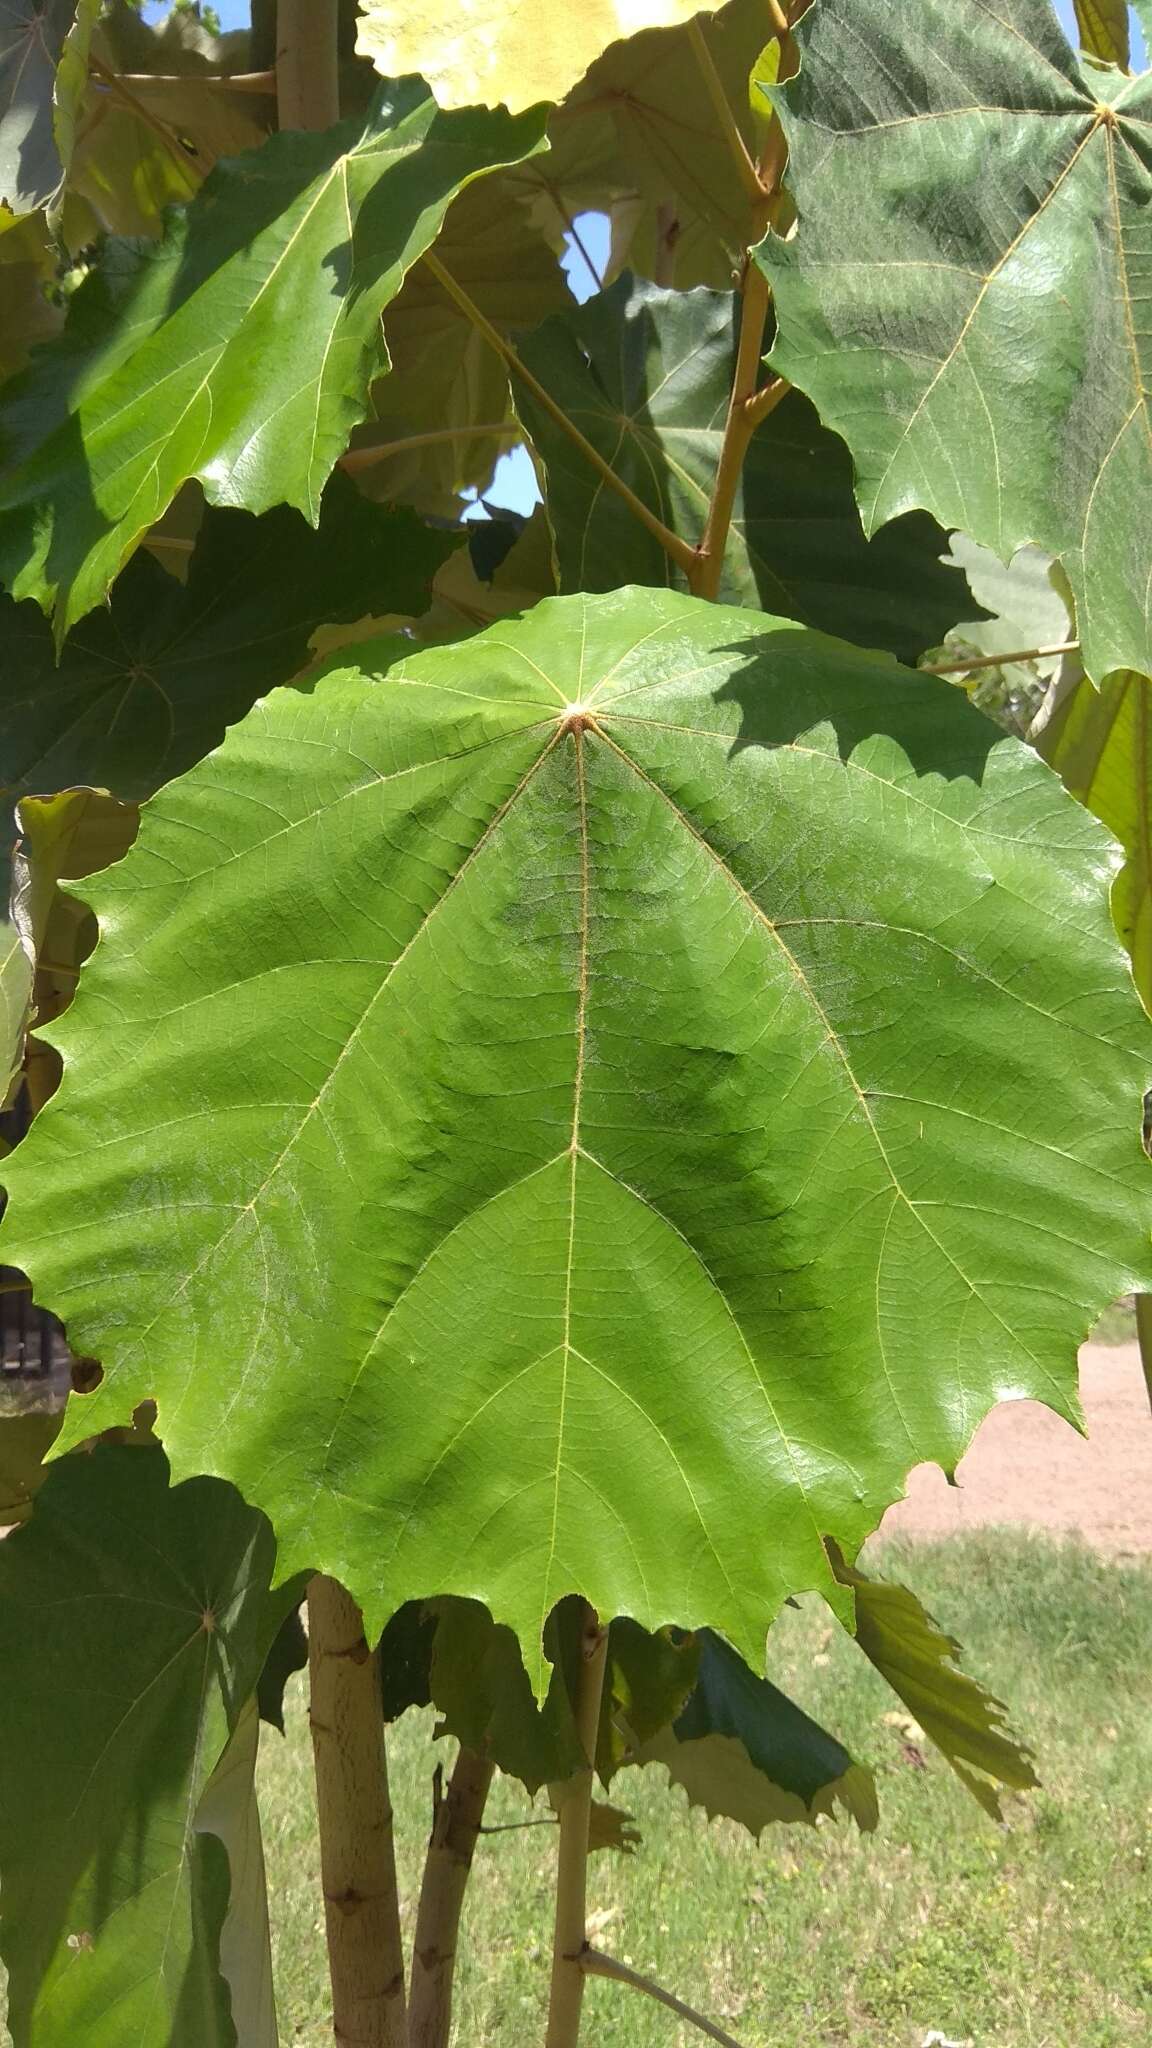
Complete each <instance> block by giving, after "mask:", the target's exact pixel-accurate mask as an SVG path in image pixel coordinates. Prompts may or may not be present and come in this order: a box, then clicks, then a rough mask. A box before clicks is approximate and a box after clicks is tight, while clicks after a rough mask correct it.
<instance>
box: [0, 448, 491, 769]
mask: <svg viewBox="0 0 1152 2048" xmlns="http://www.w3.org/2000/svg"><path fill="white" fill-rule="evenodd" d="M453 545H454V543H453V539H452V536H450V535H449V534H446V533H433V532H431V531H429V529H428V528H426V527H424V526H422V525H421V524H420V522H419V521H418V520H417V519H415V518H414V517H413V516H412V515H411V514H410V513H406V512H401V511H386V510H383V509H381V508H379V507H377V506H374V505H370V504H368V503H367V501H366V500H365V499H363V498H362V497H361V496H360V495H359V493H358V492H357V491H356V490H355V488H354V487H353V485H351V484H350V483H348V481H347V480H346V479H345V478H343V477H334V478H333V479H332V482H331V484H330V485H329V487H328V489H327V490H326V491H325V493H324V500H323V506H322V509H321V516H320V525H319V530H318V531H313V529H312V528H311V527H310V526H309V525H308V524H307V522H306V521H305V520H303V519H302V518H301V517H300V515H299V513H297V512H294V511H292V510H291V509H289V508H288V507H280V508H278V509H277V510H276V511H274V512H268V513H266V514H265V516H264V517H263V518H262V519H253V518H252V517H251V516H250V515H249V514H248V513H244V512H234V511H228V510H215V509H210V510H209V511H208V512H207V513H206V515H205V518H204V521H203V524H202V526H201V528H200V534H199V538H198V540H197V544H196V549H195V553H194V554H193V556H192V564H191V570H190V573H189V576H188V581H187V583H179V582H177V580H176V578H175V577H174V576H170V575H168V574H167V573H166V571H165V570H164V569H162V568H161V567H160V566H159V563H158V562H157V561H156V560H155V559H154V558H153V556H152V555H151V554H150V553H148V552H146V551H144V550H142V551H141V552H140V553H138V554H137V555H136V556H134V558H133V560H132V561H131V562H130V563H129V564H128V567H127V568H126V569H125V571H124V573H123V575H122V576H121V577H120V578H119V579H118V581H117V584H116V587H115V589H114V591H113V593H112V597H111V600H110V603H109V604H108V605H107V606H106V607H102V608H101V609H100V610H99V611H95V612H93V613H92V616H91V617H90V618H87V619H85V620H84V621H83V623H82V624H81V625H79V626H77V627H75V628H74V629H73V631H72V632H71V633H70V634H69V636H68V638H67V640H66V641H65V643H64V647H63V651H62V653H61V655H60V657H59V660H57V656H56V652H55V649H54V647H53V644H52V633H51V629H50V628H49V626H48V625H47V623H46V622H45V619H44V617H43V614H42V613H41V611H40V609H39V607H38V606H37V605H34V604H29V603H25V604H17V603H16V602H15V601H14V600H13V599H12V598H6V597H3V596H0V760H2V761H3V772H4V780H5V783H6V784H7V786H8V789H9V790H10V791H11V792H12V793H13V794H15V795H20V794H22V793H23V792H24V791H26V790H35V791H45V790H57V789H67V788H68V787H69V786H70V785H71V784H73V783H93V784H96V785H97V786H99V787H101V788H105V789H111V790H114V791H115V793H116V794H117V795H118V796H121V797H128V798H134V799H140V798H144V797H148V796H151V795H152V793H153V791H154V790H156V789H158V788H159V786H160V784H161V783H162V782H167V781H168V780H169V779H170V778H171V777H172V776H173V775H179V774H181V773H182V772H183V771H184V769H186V768H190V767H191V766H192V763H193V762H194V761H198V760H199V759H200V758H201V756H202V755H204V754H206V753H207V752H208V750H209V748H210V747H212V746H214V745H215V744H216V742H217V741H218V740H219V739H220V738H221V736H222V735H223V732H224V728H225V726H226V725H228V724H229V723H231V721H232V720H234V719H236V718H239V717H241V716H242V715H243V713H244V712H245V711H247V710H248V707H249V705H250V704H252V703H253V702H254V700H255V699H256V698H257V697H258V696H261V695H262V694H263V693H264V692H265V691H267V690H268V689H269V688H270V687H271V686H272V685H274V684H276V683H283V682H287V681H288V680H289V679H290V678H291V677H292V676H294V675H296V674H298V673H299V671H300V670H301V669H303V668H306V667H307V665H308V660H309V652H308V643H309V638H310V636H311V634H312V633H313V632H315V630H316V628H317V626H318V625H319V624H320V623H321V621H329V620H344V619H354V618H356V617H357V616H358V615H359V614H360V613H363V612H366V611H381V612H383V611H399V612H412V611H421V610H422V609H423V607H424V604H425V602H426V601H427V594H428V590H429V588H430V585H431V582H432V578H433V576H434V574H435V572H436V569H437V568H438V566H439V565H440V563H442V562H443V561H445V560H446V559H447V557H448V556H449V554H450V553H451V550H452V547H453Z"/></svg>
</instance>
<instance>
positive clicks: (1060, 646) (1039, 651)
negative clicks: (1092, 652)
mask: <svg viewBox="0 0 1152 2048" xmlns="http://www.w3.org/2000/svg"><path fill="white" fill-rule="evenodd" d="M1079 651H1080V642H1079V641H1078V640H1058V641H1057V642H1056V643H1055V644H1054V645H1053V646H1051V647H1014V648H1013V649H1012V651H1011V653H1010V654H970V655H965V657H964V659H963V660H962V661H935V662H931V663H926V664H925V666H924V668H923V669H922V670H921V674H922V675H926V676H961V675H964V674H965V673H966V672H967V671H968V670H969V669H977V668H1003V667H1005V666H1006V664H1007V663H1008V662H1010V661H1047V660H1048V659H1049V658H1050V656H1052V655H1054V654H1078V653H1079Z"/></svg>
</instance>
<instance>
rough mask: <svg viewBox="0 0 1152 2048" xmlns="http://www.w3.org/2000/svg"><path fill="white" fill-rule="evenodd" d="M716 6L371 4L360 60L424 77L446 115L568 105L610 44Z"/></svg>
mask: <svg viewBox="0 0 1152 2048" xmlns="http://www.w3.org/2000/svg"><path fill="white" fill-rule="evenodd" d="M714 4H715V0H713V4H712V6H710V5H708V4H707V0H705V5H704V6H703V7H700V6H697V5H694V4H693V0H561V4H560V6H557V5H556V0H520V4H519V5H517V6H511V7H510V6H509V5H508V0H463V4H462V5H461V6H457V7H452V8H449V7H447V6H445V5H444V4H443V0H423V4H422V5H421V4H419V0H414V4H412V5H410V6H408V7H406V8H405V9H404V10H403V13H402V17H401V19H399V20H398V19H397V10H396V8H395V6H394V5H393V4H392V0H366V5H365V6H364V7H363V8H362V9H361V15H360V34H359V37H358V39H357V43H356V49H357V53H358V55H360V56H362V57H370V58H371V59H372V62H373V64H374V65H375V66H376V69H377V71H380V72H382V73H383V75H384V77H385V78H402V77H403V76H404V75H405V73H406V72H409V71H419V72H420V73H421V74H422V75H423V76H424V77H425V78H426V79H427V80H428V83H429V85H430V86H431V87H432V90H433V92H434V93H435V95H436V98H437V100H438V101H439V104H440V105H441V106H442V107H474V106H484V107H497V106H506V107H508V108H509V110H510V111H511V112H512V113H519V112H522V111H523V109H524V108H525V107H534V106H536V105H537V104H538V102H539V101H540V100H562V99H563V98H564V97H565V95H566V94H567V93H568V92H569V91H570V90H571V88H572V87H573V86H574V85H575V83H576V81H577V79H578V78H582V77H583V75H584V73H585V72H586V71H587V69H588V66H589V65H590V64H591V63H592V62H593V60H594V59H595V58H596V57H598V56H599V55H600V52H601V50H606V49H607V47H608V45H609V43H616V42H619V41H620V40H621V39H622V38H623V37H624V36H634V35H638V34H639V33H640V31H641V29H646V28H672V27H674V26H676V25H677V24H678V23H680V22H685V21H688V20H690V19H691V17H692V16H693V15H694V14H702V13H711V12H712V11H713V7H714Z"/></svg>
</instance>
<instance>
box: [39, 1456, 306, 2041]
mask: <svg viewBox="0 0 1152 2048" xmlns="http://www.w3.org/2000/svg"><path fill="white" fill-rule="evenodd" d="M274 1562H275V1546H274V1544H273V1541H272V1536H271V1531H270V1530H269V1528H268V1525H267V1523H266V1522H265V1521H264V1518H263V1516H262V1515H259V1514H256V1513H254V1512H253V1510H252V1509H250V1508H248V1507H246V1506H245V1504H244V1502H243V1501H242V1500H241V1499H240V1497H239V1495H238V1494H236V1493H235V1492H234V1491H233V1489H232V1488H231V1487H227V1486H222V1485H221V1484H220V1483H219V1482H218V1481H216V1480H210V1479H197V1480H192V1481H190V1482H189V1483H188V1484H187V1485H184V1486H178V1487H174V1488H172V1489H171V1490H170V1489H169V1486H168V1482H167V1466H166V1463H165V1460H164V1456H163V1453H162V1452H161V1451H160V1450H159V1449H158V1448H156V1449H143V1450H142V1449H131V1450H130V1449H127V1448H120V1447H114V1446H109V1445H104V1446H102V1447H100V1448H99V1449H97V1450H95V1451H94V1452H93V1453H92V1454H91V1456H89V1457H83V1458H65V1459H63V1460H62V1461H61V1462H60V1463H59V1464H58V1465H55V1466H54V1467H53V1468H52V1470H51V1471H50V1472H49V1474H48V1476H47V1478H46V1479H45V1481H44V1484H43V1486H42V1487H41V1489H40V1492H39V1495H38V1497H37V1501H36V1512H35V1514H34V1516H33V1517H32V1519H31V1520H30V1521H29V1522H28V1523H27V1525H26V1526H25V1527H24V1528H22V1529H20V1530H18V1531H17V1532H16V1533H15V1534H14V1535H12V1536H9V1537H8V1539H7V1541H6V1542H4V1543H2V1544H0V1660H2V1663H3V1669H4V1685H3V1687H2V1688H0V1877H2V1879H3V1919H2V1921H0V1953H2V1954H3V1959H4V1963H5V1965H6V1967H7V1970H8V2024H9V2027H10V2029H11V2032H12V2038H13V2043H14V2048H32V2044H33V2043H34V2044H35V2048H75V2044H76V2043H78V2042H83V2043H84V2048H123V2044H124V2043H125V2042H126V2041H129V2040H130V2041H131V2042H132V2043H133V2048H172V2044H173V2043H176V2042H179V2043H185V2042H186V2043H188V2044H189V2048H191V2044H193V2043H195V2048H212V2044H215V2043H220V2044H222V2048H223V2044H227V2043H231V2042H232V2041H233V2040H234V2039H235V2035H234V2033H233V2028H232V2021H231V2017H230V1995H229V1990H228V1986H227V1983H226V1981H225V1978H224V1976H222V1974H221V1957H220V1943H221V1933H222V1929H223V1926H224V1922H225V1917H226V1911H227V1907H228V1902H229V1890H230V1885H229V1857H228V1852H227V1851H226V1849H225V1847H224V1845H223V1843H222V1842H221V1840H220V1839H219V1838H218V1837H217V1835H216V1834H215V1833H202V1832H201V1831H200V1830H201V1827H202V1826H207V1825H210V1824H212V1816H211V1814H210V1813H206V1814H204V1815H201V1814H198V1811H197V1809H198V1806H199V1802H200V1800H201V1798H202V1797H203V1795H204V1793H205V1792H206V1790H209V1789H210V1786H211V1781H212V1778H213V1773H214V1772H215V1771H216V1769H217V1766H218V1765H219V1764H220V1762H221V1759H222V1758H223V1757H224V1756H225V1753H226V1751H227V1749H228V1745H229V1742H230V1740H231V1738H232V1736H233V1734H234V1733H235V1731H236V1730H237V1728H238V1726H239V1724H240V1720H241V1716H242V1712H243V1709H244V1707H245V1703H246V1702H247V1701H248V1699H249V1697H250V1695H251V1693H252V1691H253V1689H254V1687H255V1685H256V1680H257V1678H258V1676H259V1672H260V1668H261V1665H262V1663H263V1660H264V1657H265V1655H266V1653H267V1649H268V1646H269V1643H270V1642H271V1640H272V1638H273V1637H274V1635H275V1633H276V1630H277V1628H278V1626H279V1623H280V1620H281V1618H282V1616H283V1614H284V1611H285V1608H286V1606H290V1605H291V1604H292V1603H293V1602H294V1601H295V1600H297V1599H298V1598H299V1587H298V1586H295V1587H291V1586H290V1587H282V1588H281V1589H280V1591H279V1592H277V1593H275V1594H272V1593H270V1592H269V1581H270V1577H271V1573H272V1569H273V1565H274ZM234 1760H235V1759H234ZM249 1781H250V1769H249ZM217 1793H218V1795H219V1786H218V1785H217ZM225 1804H226V1806H227V1808H228V1810H229V1812H230V1813H231V1814H232V1815H233V1816H235V1815H236V1812H237V1806H238V1802H237V1798H236V1786H235V1784H233V1786H232V1788H231V1792H230V1795H229V1797H228V1798H227V1800H226V1802H225ZM239 1804H241V1805H242V1804H243V1802H242V1801H241V1802H239ZM249 1827H250V1822H249ZM251 1989H252V1987H251V1986H249V1991H251Z"/></svg>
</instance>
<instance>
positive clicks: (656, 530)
mask: <svg viewBox="0 0 1152 2048" xmlns="http://www.w3.org/2000/svg"><path fill="white" fill-rule="evenodd" d="M423 260H424V262H425V263H426V264H427V266H428V268H429V270H430V271H431V272H432V275H433V277H435V278H436V279H437V280H438V281H439V283H440V284H441V285H442V286H443V288H444V290H445V291H446V292H447V294H448V296H449V298H450V299H451V300H452V301H453V303H454V304H455V305H457V306H459V308H460V311H461V312H462V313H463V314H464V316H465V318H466V319H467V320H470V321H471V323H472V325H473V327H475V329H476V332H477V333H478V334H482V335H483V337H484V339H485V341H486V342H487V343H488V345H489V347H490V348H493V349H495V351H496V353H497V355H498V356H500V358H501V359H502V361H504V362H505V363H507V365H508V368H509V369H510V370H511V371H512V372H513V375H514V376H516V377H518V378H519V379H520V381H521V383H523V384H525V385H526V386H527V388H528V390H529V391H530V392H531V393H532V395H533V397H534V398H535V399H536V401H537V404H539V405H542V406H543V408H544V410H545V412H546V413H547V414H548V416H549V418H550V419H553V420H555V422H556V425H557V426H558V427H560V428H561V429H562V430H563V432H564V433H565V434H567V436H568V438H569V440H570V441H572V442H573V444H574V445H575V446H576V447H577V448H579V450H580V452H581V454H582V455H583V456H584V457H585V460H586V461H588V462H589V463H591V465H592V468H593V469H594V470H595V471H596V473H597V475H598V476H600V477H601V478H602V479H603V481H604V482H605V483H606V484H607V486H608V488H609V490H612V491H615V493H616V495H617V497H618V498H621V499H622V500H623V502H624V503H625V504H626V505H627V506H628V508H629V511H631V512H633V513H634V514H635V516H636V518H637V519H639V521H640V522H641V524H642V525H643V526H646V527H647V528H648V531H649V533H651V534H654V535H655V537H656V539H657V540H658V541H659V542H660V545H661V547H662V548H663V549H664V550H665V552H666V553H667V554H669V555H670V556H671V557H672V560H673V561H674V562H677V563H678V564H679V566H680V567H681V568H682V569H683V570H685V572H690V571H691V567H692V563H693V561H694V560H695V550H694V549H693V548H692V547H690V546H689V544H688V542H687V541H686V540H682V539H681V537H680V535H679V534H678V533H673V531H672V529H671V527H670V526H665V524H664V521H663V520H662V519H658V518H657V517H656V514H655V513H654V512H652V511H651V510H650V509H649V507H648V506H647V505H646V504H645V503H644V501H643V499H642V498H638V497H637V496H636V493H635V491H633V490H631V489H630V487H629V486H628V485H627V484H626V483H625V482H624V479H623V477H620V476H617V474H616V471H615V470H614V469H613V468H612V466H611V464H610V463H608V462H605V460H604V457H603V456H602V455H601V453H600V451H599V449H598V448H594V447H593V445H592V443H591V441H589V440H588V438H587V436H586V435H584V434H582V433H581V431H580V429H579V427H578V426H577V425H576V422H575V420H572V419H569V417H568V414H567V413H566V412H565V411H564V408H563V406H560V405H557V403H556V400H555V399H554V398H553V397H552V394H551V392H550V391H547V390H546V389H545V387H544V385H543V384H541V383H540V382H539V380H538V379H537V378H536V377H534V376H533V375H532V372H531V370H530V369H529V368H528V367H527V365H526V364H525V363H523V362H521V360H520V357H519V356H518V355H517V353H516V350H515V349H514V348H513V346H512V344H511V342H510V341H506V340H505V338H504V336H503V335H502V334H501V333H500V331H499V329H498V328H495V327H493V325H492V322H491V321H490V320H488V319H486V317H485V315H484V314H483V313H482V312H481V311H480V308H479V306H477V305H476V304H475V303H474V301H473V300H472V299H470V298H469V296H468V294H467V292H466V291H465V290H464V287H463V285H460V284H457V282H456V279H455V278H454V277H453V276H452V274H451V272H450V271H448V270H446V269H445V268H444V265H443V264H442V263H441V261H440V258H439V257H438V256H437V255H436V254H435V252H434V251H433V250H429V251H428V253H427V255H426V256H425V257H424V259H423Z"/></svg>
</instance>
